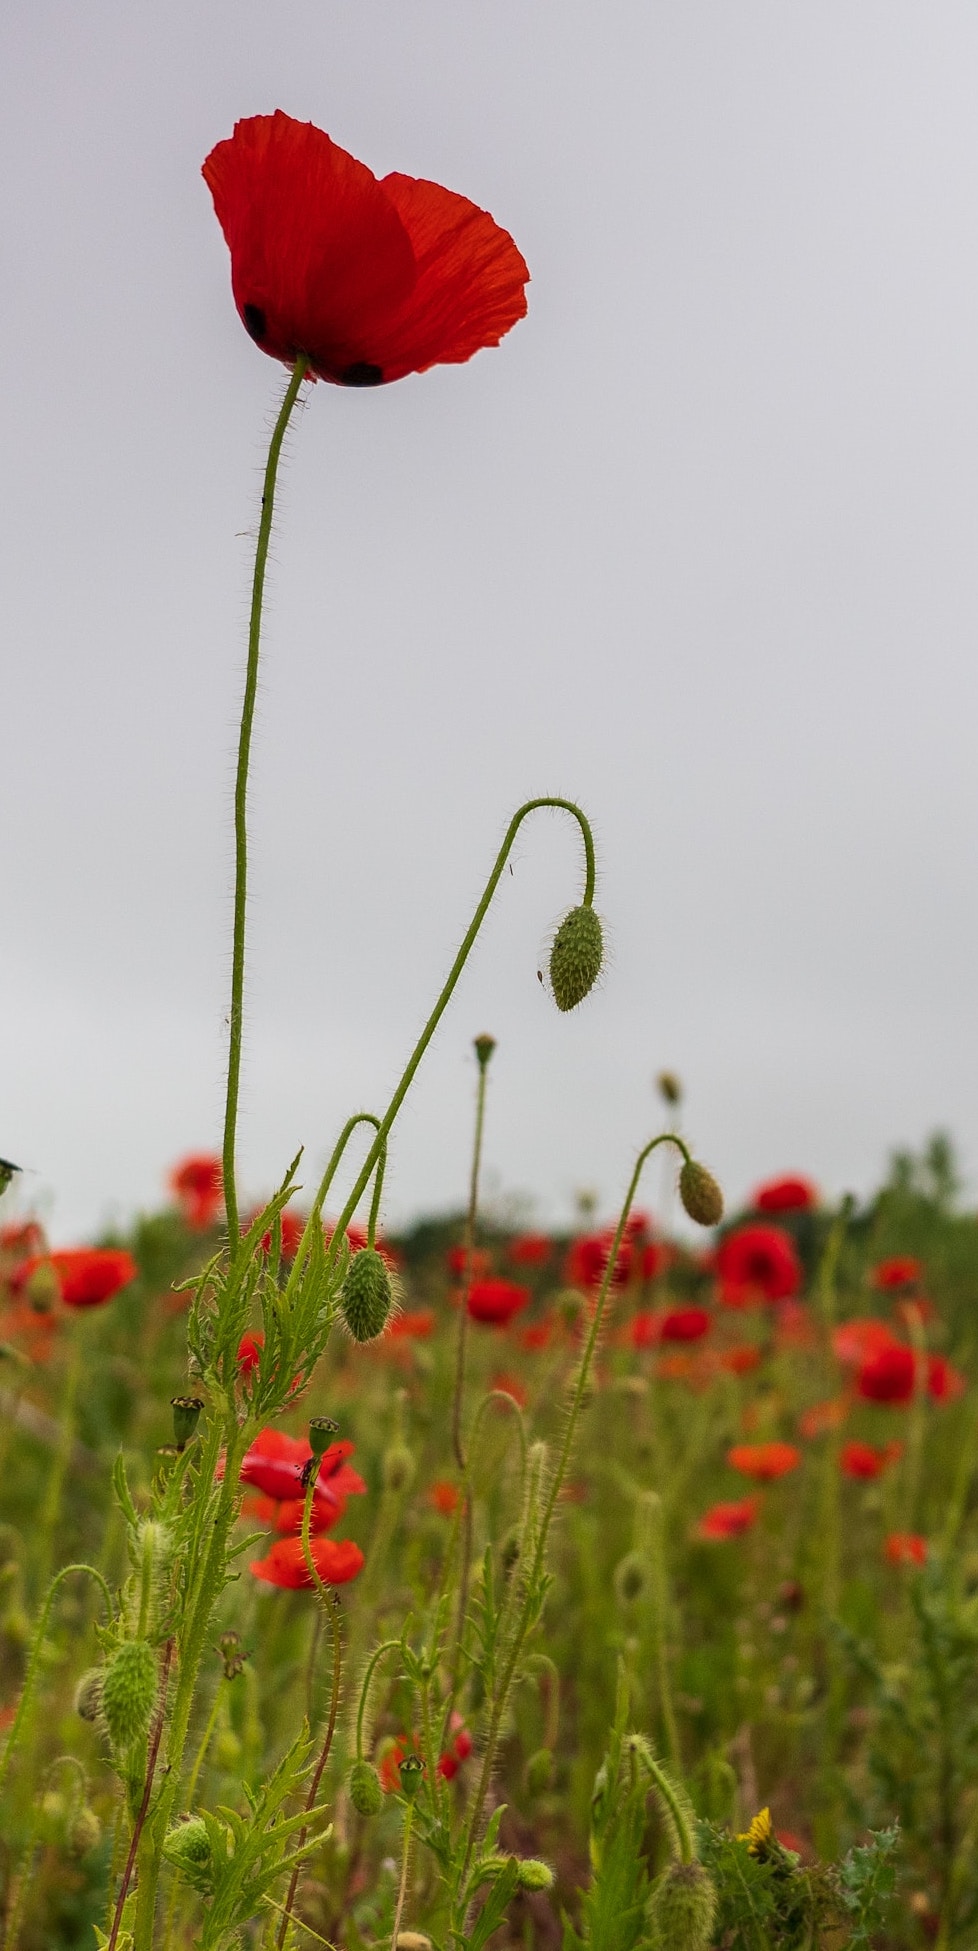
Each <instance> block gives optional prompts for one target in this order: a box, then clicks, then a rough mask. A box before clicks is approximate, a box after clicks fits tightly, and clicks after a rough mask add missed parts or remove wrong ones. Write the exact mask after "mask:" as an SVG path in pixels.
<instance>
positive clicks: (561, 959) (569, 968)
mask: <svg viewBox="0 0 978 1951" xmlns="http://www.w3.org/2000/svg"><path fill="white" fill-rule="evenodd" d="M603 954H604V938H603V936H602V933H601V923H600V921H599V920H598V917H597V915H596V914H595V912H594V909H593V908H590V907H583V906H582V907H580V908H572V909H571V911H570V914H569V915H565V916H564V919H563V921H562V922H561V924H560V927H559V928H558V930H557V933H556V935H555V936H554V945H553V948H552V949H551V951H550V987H551V989H552V990H553V998H554V1002H555V1003H556V1005H557V1008H558V1009H560V1010H564V1011H566V1010H569V1009H576V1008H577V1005H578V1003H582V1002H583V1001H584V998H585V996H587V995H589V994H590V992H591V990H592V989H593V988H594V985H595V983H596V982H597V979H598V976H599V975H600V973H601V961H602V956H603Z"/></svg>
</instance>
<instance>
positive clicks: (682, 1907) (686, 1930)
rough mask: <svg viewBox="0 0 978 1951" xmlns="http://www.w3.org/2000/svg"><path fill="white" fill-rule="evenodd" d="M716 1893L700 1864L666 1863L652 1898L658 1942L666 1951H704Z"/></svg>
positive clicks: (711, 1933) (711, 1922)
mask: <svg viewBox="0 0 978 1951" xmlns="http://www.w3.org/2000/svg"><path fill="white" fill-rule="evenodd" d="M716 1907H717V1893H716V1891H715V1889H714V1888H713V1884H712V1883H711V1881H710V1879H709V1877H708V1876H707V1873H706V1871H705V1870H704V1868H703V1865H702V1863H695V1862H694V1863H670V1865H669V1868H668V1869H667V1871H666V1873H665V1875H664V1876H663V1878H662V1880H661V1882H660V1883H659V1884H658V1885H657V1887H656V1889H655V1891H654V1893H653V1897H652V1905H651V1910H652V1919H653V1922H654V1924H655V1927H656V1930H657V1932H658V1937H659V1942H660V1943H661V1944H663V1945H666V1944H667V1945H668V1946H669V1948H670V1951H707V1946H708V1944H709V1942H710V1938H711V1937H712V1935H713V1919H714V1917H715V1915H716Z"/></svg>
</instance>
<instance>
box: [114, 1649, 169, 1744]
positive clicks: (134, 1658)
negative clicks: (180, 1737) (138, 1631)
mask: <svg viewBox="0 0 978 1951" xmlns="http://www.w3.org/2000/svg"><path fill="white" fill-rule="evenodd" d="M156 1685H157V1681H156V1657H155V1654H154V1652H153V1649H152V1647H151V1646H148V1645H147V1643H146V1641H145V1640H144V1639H127V1640H123V1643H122V1645H121V1646H119V1647H117V1649H116V1651H115V1652H114V1653H113V1655H112V1658H111V1659H110V1661H109V1663H108V1665H107V1666H106V1667H105V1669H104V1672H103V1675H102V1712H103V1714H104V1715H105V1722H106V1726H107V1727H108V1730H109V1738H110V1740H111V1742H112V1746H113V1747H114V1748H130V1747H131V1746H132V1744H133V1742H134V1741H139V1740H141V1739H142V1737H143V1736H144V1735H146V1734H148V1732H149V1723H150V1718H151V1716H152V1712H153V1706H154V1703H155V1701H156Z"/></svg>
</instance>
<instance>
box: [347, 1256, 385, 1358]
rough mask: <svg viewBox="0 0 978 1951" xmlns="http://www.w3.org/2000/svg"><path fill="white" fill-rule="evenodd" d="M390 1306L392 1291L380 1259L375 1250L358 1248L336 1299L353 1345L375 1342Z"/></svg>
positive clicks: (381, 1330) (381, 1331)
mask: <svg viewBox="0 0 978 1951" xmlns="http://www.w3.org/2000/svg"><path fill="white" fill-rule="evenodd" d="M393 1305H394V1289H393V1287H392V1286H391V1277H390V1274H389V1273H388V1271H387V1267H386V1265H385V1262H384V1260H383V1258H382V1256H381V1255H380V1254H379V1253H378V1252H377V1249H376V1247H372V1246H365V1247H362V1248H361V1249H360V1252H359V1253H355V1254H354V1255H353V1258H352V1260H351V1261H350V1265H349V1270H348V1272H347V1276H346V1279H345V1281H344V1282H343V1291H342V1293H341V1295H340V1307H341V1308H342V1310H343V1319H344V1321H345V1322H346V1325H347V1327H348V1328H349V1330H350V1333H351V1335H352V1336H353V1339H354V1341H376V1339H377V1336H378V1335H379V1334H382V1333H383V1330H384V1328H385V1327H386V1326H387V1317H388V1315H389V1314H390V1311H391V1308H392V1307H393Z"/></svg>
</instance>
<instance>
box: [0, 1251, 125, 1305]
mask: <svg viewBox="0 0 978 1951" xmlns="http://www.w3.org/2000/svg"><path fill="white" fill-rule="evenodd" d="M49 1268H50V1270H51V1272H52V1273H53V1274H54V1276H55V1278H56V1280H57V1284H58V1289H59V1291H60V1295H61V1299H62V1300H63V1302H64V1304H65V1306H66V1307H100V1306H101V1304H102V1302H103V1301H110V1300H111V1299H112V1296H113V1294H118V1293H119V1292H120V1290H121V1289H122V1288H123V1287H128V1285H129V1283H130V1281H132V1280H135V1279H136V1276H137V1274H138V1273H139V1268H138V1267H137V1265H136V1262H135V1260H134V1259H133V1257H132V1254H131V1253H125V1252H123V1251H122V1249H121V1248H118V1247H73V1248H64V1249H60V1250H58V1251H57V1252H54V1253H42V1254H37V1255H36V1256H34V1257H33V1258H32V1259H30V1260H22V1261H21V1263H20V1266H19V1267H17V1268H16V1269H15V1271H14V1273H13V1275H12V1276H11V1281H10V1285H11V1287H12V1288H13V1289H14V1290H15V1292H19V1291H21V1290H24V1291H26V1292H27V1293H28V1294H29V1293H30V1287H31V1282H32V1281H33V1280H34V1279H35V1277H36V1276H38V1275H41V1276H42V1277H43V1275H44V1274H46V1273H47V1270H48V1269H49Z"/></svg>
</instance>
